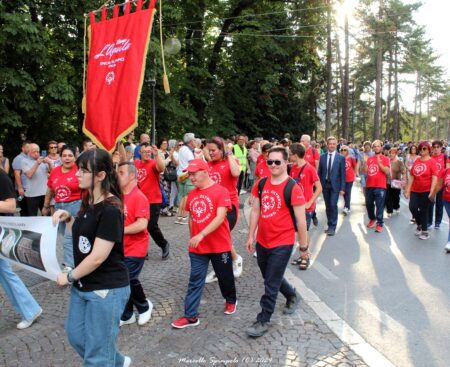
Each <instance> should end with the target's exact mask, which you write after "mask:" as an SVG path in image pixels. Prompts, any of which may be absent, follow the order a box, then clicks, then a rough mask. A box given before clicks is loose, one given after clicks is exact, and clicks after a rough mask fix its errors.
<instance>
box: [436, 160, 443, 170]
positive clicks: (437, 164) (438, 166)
mask: <svg viewBox="0 0 450 367" xmlns="http://www.w3.org/2000/svg"><path fill="white" fill-rule="evenodd" d="M436 166H437V169H438V172H440V171H441V167H442V166H441V164H440V163H439V162H436Z"/></svg>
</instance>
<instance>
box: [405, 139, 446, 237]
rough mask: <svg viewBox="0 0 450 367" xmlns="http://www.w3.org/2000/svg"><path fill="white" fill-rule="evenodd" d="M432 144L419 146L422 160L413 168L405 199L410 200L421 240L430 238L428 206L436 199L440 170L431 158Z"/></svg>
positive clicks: (425, 142) (410, 208)
mask: <svg viewBox="0 0 450 367" xmlns="http://www.w3.org/2000/svg"><path fill="white" fill-rule="evenodd" d="M430 152H431V146H430V143H428V142H427V141H424V142H422V143H420V144H419V154H420V158H419V159H416V160H415V161H414V163H413V165H412V167H411V172H410V176H409V180H408V185H407V187H406V190H405V193H404V195H405V198H407V199H408V198H409V210H411V213H412V214H413V218H414V219H415V221H416V223H417V230H416V236H419V238H420V239H421V240H427V239H428V238H430V235H429V233H428V206H429V204H430V201H431V200H433V199H434V193H435V191H434V190H435V188H436V184H437V175H438V168H437V164H436V161H435V160H434V159H431V157H430Z"/></svg>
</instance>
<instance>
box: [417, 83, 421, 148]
mask: <svg viewBox="0 0 450 367" xmlns="http://www.w3.org/2000/svg"><path fill="white" fill-rule="evenodd" d="M418 81H419V135H418V136H417V140H418V141H420V140H421V139H422V80H421V77H420V74H419V75H418Z"/></svg>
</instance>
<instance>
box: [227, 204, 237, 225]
mask: <svg viewBox="0 0 450 367" xmlns="http://www.w3.org/2000/svg"><path fill="white" fill-rule="evenodd" d="M237 214H238V213H237V208H236V207H235V206H234V205H232V206H231V210H230V211H229V212H227V219H228V225H229V226H230V231H232V230H233V228H234V227H235V226H236V222H237V219H238V215H237Z"/></svg>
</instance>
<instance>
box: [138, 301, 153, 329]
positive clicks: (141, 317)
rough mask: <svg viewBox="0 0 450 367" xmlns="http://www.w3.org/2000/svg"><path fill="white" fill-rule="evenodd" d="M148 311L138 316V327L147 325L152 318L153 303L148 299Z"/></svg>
mask: <svg viewBox="0 0 450 367" xmlns="http://www.w3.org/2000/svg"><path fill="white" fill-rule="evenodd" d="M147 303H148V310H147V311H145V312H143V313H140V314H139V315H138V325H139V326H142V325H145V324H146V323H147V322H149V321H150V319H151V318H152V311H153V303H152V301H150V300H149V299H148V298H147Z"/></svg>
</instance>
